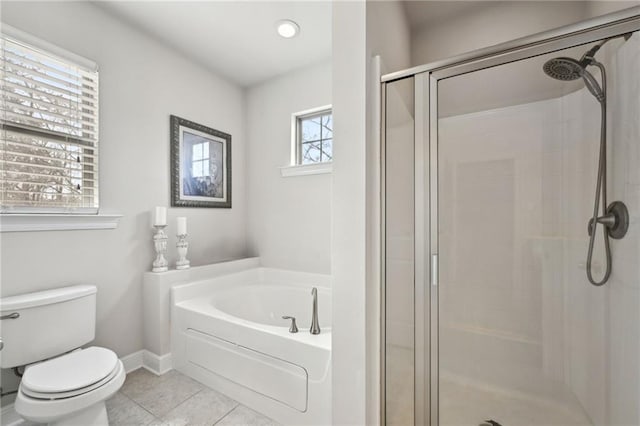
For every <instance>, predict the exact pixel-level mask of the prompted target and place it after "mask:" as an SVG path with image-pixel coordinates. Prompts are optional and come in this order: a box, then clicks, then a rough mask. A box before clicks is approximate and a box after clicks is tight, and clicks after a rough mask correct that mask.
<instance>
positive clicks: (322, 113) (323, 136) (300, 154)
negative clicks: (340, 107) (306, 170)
mask: <svg viewBox="0 0 640 426" xmlns="http://www.w3.org/2000/svg"><path fill="white" fill-rule="evenodd" d="M294 120H295V127H296V132H295V135H296V137H295V152H296V162H295V164H299V165H305V164H317V163H327V162H330V161H331V160H332V159H333V117H332V115H331V107H322V108H318V109H315V110H311V111H305V112H303V113H298V114H294Z"/></svg>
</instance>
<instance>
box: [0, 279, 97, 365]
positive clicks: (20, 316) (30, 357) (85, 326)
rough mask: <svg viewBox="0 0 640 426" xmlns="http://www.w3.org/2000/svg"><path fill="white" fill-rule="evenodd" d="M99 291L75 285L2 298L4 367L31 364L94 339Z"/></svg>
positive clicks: (0, 359) (0, 322)
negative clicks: (97, 294)
mask: <svg viewBox="0 0 640 426" xmlns="http://www.w3.org/2000/svg"><path fill="white" fill-rule="evenodd" d="M96 291H97V290H96V287H95V286H93V285H74V286H70V287H62V288H56V289H53V290H46V291H39V292H35V293H27V294H21V295H17V296H10V297H4V298H0V315H1V316H2V320H0V336H1V337H2V341H3V343H4V347H3V348H2V350H0V367H1V368H11V367H17V366H20V365H26V364H31V363H33V362H36V361H41V360H44V359H47V358H52V357H54V356H57V355H60V354H62V353H64V352H68V351H70V350H72V349H75V348H78V347H80V346H82V345H84V344H86V343H88V342H90V341H92V340H93V339H94V337H95V330H96Z"/></svg>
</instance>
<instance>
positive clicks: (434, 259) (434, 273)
mask: <svg viewBox="0 0 640 426" xmlns="http://www.w3.org/2000/svg"><path fill="white" fill-rule="evenodd" d="M431 285H432V286H437V285H438V253H434V254H432V255H431Z"/></svg>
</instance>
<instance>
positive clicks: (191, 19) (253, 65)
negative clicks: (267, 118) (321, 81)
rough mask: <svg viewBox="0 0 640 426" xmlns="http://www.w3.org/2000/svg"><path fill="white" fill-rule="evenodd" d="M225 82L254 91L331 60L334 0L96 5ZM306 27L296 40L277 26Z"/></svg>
mask: <svg viewBox="0 0 640 426" xmlns="http://www.w3.org/2000/svg"><path fill="white" fill-rule="evenodd" d="M95 4H96V5H98V6H99V7H102V8H103V9H105V10H107V11H109V12H111V13H113V14H114V15H116V16H118V17H120V18H122V19H124V20H125V21H127V22H129V23H130V24H132V25H134V26H136V27H138V28H140V29H142V30H143V31H145V32H147V33H149V34H150V35H152V36H153V37H155V38H157V39H159V40H160V41H162V42H164V43H166V44H167V45H169V46H171V47H173V48H174V49H177V50H179V51H181V52H182V53H183V54H184V55H186V56H188V57H189V58H191V59H193V60H195V61H196V62H198V63H200V64H202V65H204V66H205V67H207V68H208V69H210V70H211V71H213V72H214V73H216V74H218V75H220V76H221V77H223V78H225V79H227V80H229V81H232V82H234V83H236V84H238V85H240V86H251V85H253V84H256V83H259V82H261V81H264V80H267V79H269V78H272V77H275V76H277V75H280V74H283V73H286V72H287V71H289V70H292V69H295V68H300V67H304V66H307V65H311V64H314V63H318V62H321V61H323V60H328V59H329V58H330V57H331V3H330V2H329V1H193V2H192V1H96V2H95ZM281 19H291V20H293V21H295V22H297V23H298V25H300V33H299V35H298V36H297V37H295V38H293V39H284V38H282V37H280V36H278V35H277V33H276V30H275V23H276V21H279V20H281Z"/></svg>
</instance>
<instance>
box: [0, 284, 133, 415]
mask: <svg viewBox="0 0 640 426" xmlns="http://www.w3.org/2000/svg"><path fill="white" fill-rule="evenodd" d="M96 292H97V289H96V287H95V286H92V285H77V286H70V287H63V288H57V289H53V290H46V291H41V292H36V293H29V294H22V295H16V296H10V297H4V298H0V325H1V326H2V338H3V342H4V347H2V348H1V352H0V368H15V367H22V366H25V369H24V374H23V375H22V380H21V382H20V387H19V388H18V393H17V396H16V401H15V406H14V407H15V410H16V412H17V413H18V414H19V415H20V416H22V417H23V418H24V419H26V420H29V421H32V422H37V423H48V424H53V425H59V426H62V425H78V426H98V425H100V426H108V424H109V420H108V418H107V410H106V406H105V401H106V400H107V399H109V398H110V397H111V396H112V395H113V394H115V393H116V392H117V391H118V389H120V387H121V386H122V384H123V383H124V379H125V376H126V373H125V371H124V367H123V365H122V361H120V360H119V359H118V357H117V356H116V354H115V353H114V352H113V351H111V350H109V349H106V348H101V347H98V346H91V347H88V348H86V349H77V348H80V347H82V346H84V345H86V344H87V343H89V342H91V341H92V340H93V339H94V338H95V315H96Z"/></svg>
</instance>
